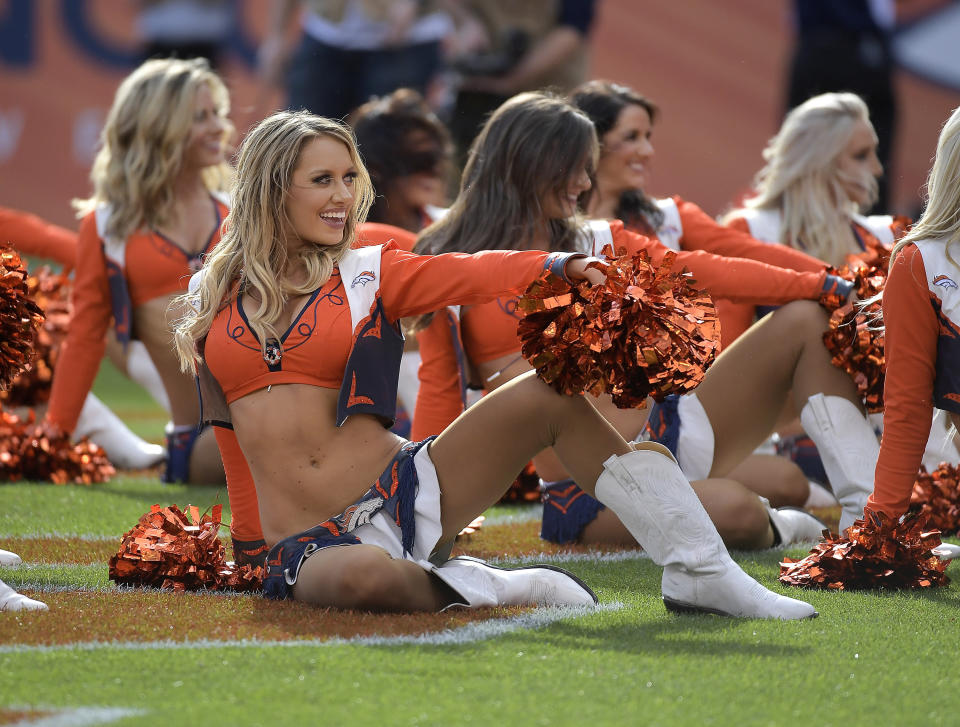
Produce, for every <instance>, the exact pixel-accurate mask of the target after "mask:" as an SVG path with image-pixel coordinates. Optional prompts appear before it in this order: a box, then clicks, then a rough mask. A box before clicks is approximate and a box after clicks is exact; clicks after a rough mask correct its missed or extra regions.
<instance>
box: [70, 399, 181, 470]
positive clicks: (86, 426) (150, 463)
mask: <svg viewBox="0 0 960 727" xmlns="http://www.w3.org/2000/svg"><path fill="white" fill-rule="evenodd" d="M81 437H87V438H89V439H90V440H91V441H92V442H93V443H94V444H98V445H100V446H101V447H103V451H104V452H106V453H107V458H108V459H109V460H110V462H111V463H112V464H113V465H114V466H115V467H118V468H120V469H125V470H142V469H146V468H148V467H154V466H156V465H158V464H160V463H161V462H162V461H163V460H164V458H165V457H166V456H167V453H166V450H165V449H164V448H163V447H161V446H160V445H159V444H150V443H149V442H145V441H143V440H142V439H140V437H138V436H137V435H136V434H134V433H133V432H131V431H130V430H129V429H128V428H127V425H126V424H124V423H123V420H122V419H120V417H118V416H117V415H116V414H114V413H113V412H112V411H110V409H109V408H108V407H107V405H106V404H104V403H103V402H102V401H100V400H99V399H98V398H97V397H96V396H94V395H93V394H87V398H86V400H85V401H84V403H83V409H81V410H80V417H79V418H78V419H77V426H76V427H75V428H74V430H73V439H74V441H76V440H78V439H80V438H81Z"/></svg>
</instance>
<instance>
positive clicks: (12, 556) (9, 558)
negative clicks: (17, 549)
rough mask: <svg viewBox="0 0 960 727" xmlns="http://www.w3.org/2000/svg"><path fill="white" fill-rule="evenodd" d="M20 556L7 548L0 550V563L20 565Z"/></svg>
mask: <svg viewBox="0 0 960 727" xmlns="http://www.w3.org/2000/svg"><path fill="white" fill-rule="evenodd" d="M20 563H21V560H20V556H19V555H17V554H16V553H11V552H10V551H9V550H0V565H20Z"/></svg>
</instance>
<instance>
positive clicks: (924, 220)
mask: <svg viewBox="0 0 960 727" xmlns="http://www.w3.org/2000/svg"><path fill="white" fill-rule="evenodd" d="M926 197H927V200H926V202H927V204H926V206H925V207H924V210H923V214H922V215H920V219H919V220H917V223H916V224H915V225H914V226H913V227H912V228H911V229H910V232H908V233H907V234H906V235H904V236H903V237H902V238H901V239H900V240H898V241H897V244H896V245H894V247H893V254H892V255H891V256H890V266H891V268H892V267H893V261H894V259H895V258H896V256H897V254H898V253H899V252H900V251H901V250H902V249H903V248H904V246H906V245H909V244H910V243H911V242H917V241H918V240H941V241H943V243H944V245H945V246H946V248H947V258H948V259H949V260H950V262H952V263H953V264H954V265H960V263H958V262H957V259H956V258H954V257H953V256H952V255H951V248H952V247H953V246H954V245H956V244H957V243H958V242H960V107H958V108H956V109H954V110H953V113H952V114H950V118H948V119H947V121H946V123H945V124H944V125H943V128H942V129H941V130H940V138H939V139H938V140H937V154H936V156H935V157H934V159H933V167H931V169H930V175H929V176H928V177H927V184H926Z"/></svg>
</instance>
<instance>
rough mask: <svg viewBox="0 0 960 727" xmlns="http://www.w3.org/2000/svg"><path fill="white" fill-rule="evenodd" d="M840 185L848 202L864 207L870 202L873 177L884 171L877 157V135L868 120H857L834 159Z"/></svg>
mask: <svg viewBox="0 0 960 727" xmlns="http://www.w3.org/2000/svg"><path fill="white" fill-rule="evenodd" d="M834 164H835V167H836V170H837V173H838V177H839V179H840V186H841V187H843V190H844V192H846V193H847V196H848V197H849V198H850V201H852V202H856V203H857V204H858V205H861V206H864V205H868V204H870V203H871V202H873V199H872V197H873V194H874V189H875V185H874V184H873V180H874V179H876V178H877V177H879V176H880V175H881V174H883V166H882V165H881V164H880V160H879V159H878V158H877V135H876V133H875V132H874V130H873V126H871V125H870V122H868V121H863V120H862V119H861V120H858V121H857V123H856V124H855V125H854V127H853V133H851V134H850V140H849V141H848V142H847V145H846V146H845V147H844V148H843V150H842V151H841V152H840V154H839V155H838V156H837V158H836V160H835V161H834Z"/></svg>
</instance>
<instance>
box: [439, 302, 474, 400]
mask: <svg viewBox="0 0 960 727" xmlns="http://www.w3.org/2000/svg"><path fill="white" fill-rule="evenodd" d="M445 313H446V316H447V325H449V326H450V340H451V342H452V343H453V353H454V355H455V356H456V357H457V371H458V373H459V374H460V400H461V401H462V402H463V408H464V409H466V408H467V389H468V388H469V387H470V374H469V372H468V371H467V354H466V353H465V352H464V350H463V340H462V339H461V338H460V321H459V320H457V315H456V313H454V312H453V311H452V310H450V309H449V308H447V309H446V310H445Z"/></svg>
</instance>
